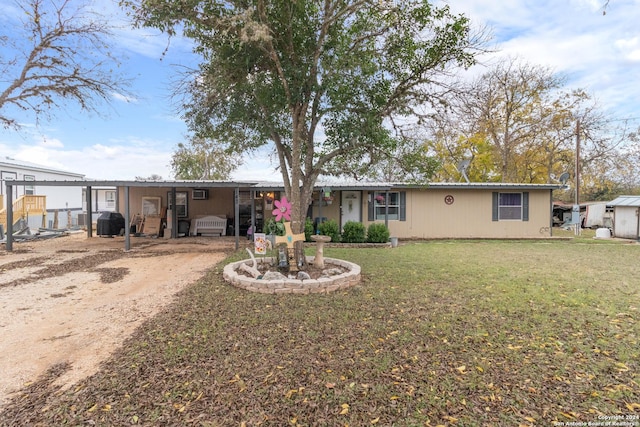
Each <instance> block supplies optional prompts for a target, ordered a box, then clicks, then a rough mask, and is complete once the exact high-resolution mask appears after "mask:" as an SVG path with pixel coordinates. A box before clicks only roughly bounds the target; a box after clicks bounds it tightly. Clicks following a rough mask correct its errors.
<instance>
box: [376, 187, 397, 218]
mask: <svg viewBox="0 0 640 427" xmlns="http://www.w3.org/2000/svg"><path fill="white" fill-rule="evenodd" d="M373 203H374V219H376V220H384V219H385V218H386V219H388V220H399V219H400V193H399V192H397V191H391V192H388V193H380V192H378V193H375V195H374V197H373Z"/></svg>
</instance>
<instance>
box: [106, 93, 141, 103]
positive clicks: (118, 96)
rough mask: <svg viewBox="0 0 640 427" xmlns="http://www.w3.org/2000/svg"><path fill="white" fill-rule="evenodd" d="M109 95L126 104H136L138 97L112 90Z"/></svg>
mask: <svg viewBox="0 0 640 427" xmlns="http://www.w3.org/2000/svg"><path fill="white" fill-rule="evenodd" d="M111 97H112V98H113V99H115V100H117V101H121V102H126V103H127V104H137V103H138V99H137V98H135V97H133V96H126V95H123V94H121V93H117V92H112V93H111Z"/></svg>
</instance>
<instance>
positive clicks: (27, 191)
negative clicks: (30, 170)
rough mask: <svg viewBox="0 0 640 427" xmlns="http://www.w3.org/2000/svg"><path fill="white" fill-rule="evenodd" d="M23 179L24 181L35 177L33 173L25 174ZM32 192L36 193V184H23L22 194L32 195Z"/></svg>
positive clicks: (33, 179) (32, 179)
mask: <svg viewBox="0 0 640 427" xmlns="http://www.w3.org/2000/svg"><path fill="white" fill-rule="evenodd" d="M24 180H25V181H35V180H36V177H35V176H33V175H25V176H24ZM34 194H36V186H35V185H25V186H24V195H25V196H33V195H34Z"/></svg>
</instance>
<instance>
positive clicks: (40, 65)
mask: <svg viewBox="0 0 640 427" xmlns="http://www.w3.org/2000/svg"><path fill="white" fill-rule="evenodd" d="M80 1H81V2H82V1H84V0H80ZM14 4H15V7H16V8H17V10H18V11H19V13H20V15H21V17H22V18H15V19H8V20H7V21H6V22H9V25H6V24H5V25H4V28H3V29H2V30H0V47H1V48H2V50H3V51H4V53H3V55H2V56H1V57H0V75H1V76H2V77H0V123H1V124H2V126H4V127H5V128H16V129H17V128H19V123H18V121H17V118H16V115H17V114H18V112H19V111H20V110H22V111H31V112H32V113H33V114H34V116H35V118H36V120H38V119H40V118H47V119H50V118H51V115H52V112H53V111H54V110H57V109H60V108H62V107H64V103H65V102H68V101H71V102H75V103H77V104H78V105H79V106H80V107H81V109H82V110H84V111H87V112H95V113H98V114H100V111H99V110H98V106H99V102H97V101H101V102H107V103H109V101H110V100H111V98H112V96H113V94H119V95H125V96H127V95H129V94H128V93H127V91H126V90H125V89H126V88H127V87H128V81H127V80H126V79H124V78H122V77H120V75H119V74H118V73H117V72H116V68H117V67H118V65H119V62H118V60H117V59H116V58H114V57H113V56H112V54H111V52H110V51H111V49H110V46H109V44H108V41H109V37H110V36H111V33H110V26H109V24H108V23H107V22H106V20H105V19H104V17H101V16H100V15H98V14H96V13H95V12H92V11H90V10H89V9H88V7H87V4H85V3H78V2H74V1H73V0H28V1H15V2H14Z"/></svg>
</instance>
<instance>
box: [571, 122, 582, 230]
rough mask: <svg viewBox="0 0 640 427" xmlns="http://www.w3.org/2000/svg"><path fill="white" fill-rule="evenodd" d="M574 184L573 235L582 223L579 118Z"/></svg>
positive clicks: (577, 123)
mask: <svg viewBox="0 0 640 427" xmlns="http://www.w3.org/2000/svg"><path fill="white" fill-rule="evenodd" d="M575 185H576V200H575V204H574V205H573V209H572V211H573V212H572V215H571V216H572V218H571V219H572V222H573V223H574V225H573V226H574V227H575V233H574V234H575V235H576V236H579V235H580V232H581V231H582V230H581V228H582V224H581V222H582V221H580V119H578V121H577V122H576V172H575Z"/></svg>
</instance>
